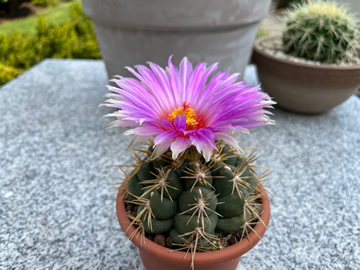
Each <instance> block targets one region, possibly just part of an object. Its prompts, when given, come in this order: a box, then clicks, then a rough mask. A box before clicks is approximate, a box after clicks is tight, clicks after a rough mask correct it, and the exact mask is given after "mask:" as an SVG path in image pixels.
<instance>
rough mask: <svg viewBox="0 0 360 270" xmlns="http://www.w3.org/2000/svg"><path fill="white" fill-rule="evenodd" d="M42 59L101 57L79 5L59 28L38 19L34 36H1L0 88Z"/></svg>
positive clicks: (73, 8)
mask: <svg viewBox="0 0 360 270" xmlns="http://www.w3.org/2000/svg"><path fill="white" fill-rule="evenodd" d="M45 58H85V59H86V58H91V59H99V58H101V55H100V51H99V48H98V45H97V42H96V37H95V32H94V29H93V26H92V23H91V21H90V20H89V19H88V18H87V17H86V16H85V15H84V13H83V12H82V8H81V5H80V4H78V3H76V4H73V5H72V6H71V20H70V21H65V22H63V23H61V24H60V25H54V24H52V23H47V22H46V21H45V20H44V18H43V17H41V16H40V17H39V21H38V24H37V26H36V31H35V33H34V34H30V33H25V34H20V33H11V34H8V35H5V34H0V63H2V64H3V66H4V67H2V72H1V73H0V85H2V84H4V83H6V82H7V81H9V80H11V79H12V78H14V77H15V76H17V75H19V74H20V73H21V72H22V71H24V70H26V69H28V68H30V67H31V66H33V65H35V64H36V63H38V62H40V61H41V60H43V59H45ZM5 67H6V68H5ZM10 68H13V69H12V70H10ZM5 70H6V71H7V73H6V74H5ZM15 71H16V72H15Z"/></svg>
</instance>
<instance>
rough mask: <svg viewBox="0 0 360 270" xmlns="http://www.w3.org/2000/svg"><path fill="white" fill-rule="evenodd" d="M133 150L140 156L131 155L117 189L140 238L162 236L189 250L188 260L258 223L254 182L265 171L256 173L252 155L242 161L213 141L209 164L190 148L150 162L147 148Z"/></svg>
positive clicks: (258, 196)
mask: <svg viewBox="0 0 360 270" xmlns="http://www.w3.org/2000/svg"><path fill="white" fill-rule="evenodd" d="M138 151H140V152H141V153H142V154H143V155H145V157H144V158H141V155H140V154H138V153H136V152H134V153H133V156H134V160H135V163H134V164H132V165H130V167H133V169H132V171H131V172H130V173H126V172H124V173H125V178H124V180H125V181H124V183H123V184H122V185H121V188H122V189H123V191H124V196H125V198H126V200H127V202H128V203H131V204H134V205H137V213H136V215H131V214H129V218H130V220H131V221H132V222H131V225H136V227H137V231H136V233H140V234H142V237H144V235H145V232H146V233H148V234H161V233H164V234H167V235H169V236H170V237H171V239H172V242H173V243H174V246H175V247H176V246H178V249H179V250H183V249H186V250H188V251H191V253H192V259H193V258H194V257H193V256H194V254H195V252H196V251H208V250H217V249H221V248H223V247H225V244H224V243H225V242H226V241H225V240H226V238H227V237H229V236H231V235H238V236H239V238H244V237H247V236H248V234H249V232H250V231H254V229H253V227H254V224H255V223H256V222H258V221H260V222H262V220H261V218H260V214H261V210H262V209H261V203H259V202H261V196H262V193H261V191H260V189H259V185H258V183H259V182H260V181H263V180H265V179H266V178H267V176H268V171H267V170H265V171H264V172H263V173H262V174H260V175H258V174H257V173H256V170H255V167H259V166H256V165H254V164H253V162H254V161H255V160H256V159H257V158H256V157H255V156H254V151H251V153H250V154H249V156H247V157H246V156H244V155H241V154H239V153H237V152H236V150H234V149H232V148H231V147H229V146H227V145H225V144H223V143H218V151H214V153H213V156H212V158H211V160H210V161H209V162H205V160H204V159H203V158H202V156H201V155H199V154H198V153H197V151H196V149H195V148H190V149H188V150H187V151H186V152H185V153H184V154H183V155H182V156H181V157H180V158H179V159H177V160H172V158H171V153H170V152H166V153H164V154H163V155H162V156H161V157H160V158H158V159H156V160H150V157H151V154H152V153H151V147H150V148H149V149H148V150H138ZM120 167H121V168H122V169H124V167H129V165H127V166H120ZM124 171H125V170H124ZM254 232H255V231H254ZM255 233H256V232H255ZM133 236H134V235H132V237H133ZM192 262H193V260H192Z"/></svg>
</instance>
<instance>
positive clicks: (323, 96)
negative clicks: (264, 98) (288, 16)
mask: <svg viewBox="0 0 360 270" xmlns="http://www.w3.org/2000/svg"><path fill="white" fill-rule="evenodd" d="M268 39H274V37H264V38H261V39H259V40H256V42H255V47H254V61H255V63H256V65H257V69H258V75H259V80H260V82H261V85H262V88H263V90H264V91H266V92H268V93H269V95H270V96H272V97H273V98H274V100H275V101H276V102H277V104H278V105H279V106H280V107H282V108H284V109H287V110H290V111H293V112H297V113H304V114H320V113H324V112H326V111H329V110H331V109H332V108H334V107H335V106H337V105H339V104H341V103H343V102H344V101H345V100H347V99H348V98H349V97H350V96H351V95H353V94H355V93H356V91H357V89H358V88H359V86H360V66H354V67H340V66H332V65H312V64H303V63H295V62H293V61H290V60H287V59H280V58H277V57H275V56H273V55H270V54H268V53H266V52H264V50H263V49H262V48H261V47H260V46H259V44H261V42H263V41H264V40H268Z"/></svg>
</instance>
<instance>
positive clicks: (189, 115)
mask: <svg viewBox="0 0 360 270" xmlns="http://www.w3.org/2000/svg"><path fill="white" fill-rule="evenodd" d="M179 115H184V116H185V117H186V124H187V125H190V126H195V125H197V124H198V122H197V121H196V119H195V116H196V113H195V111H194V109H192V108H178V109H176V110H174V111H173V112H172V113H170V114H169V117H170V121H173V120H174V119H175V118H176V117H177V116H179Z"/></svg>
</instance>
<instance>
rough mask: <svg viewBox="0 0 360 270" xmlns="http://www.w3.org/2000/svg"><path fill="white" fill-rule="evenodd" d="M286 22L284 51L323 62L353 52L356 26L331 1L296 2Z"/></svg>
mask: <svg viewBox="0 0 360 270" xmlns="http://www.w3.org/2000/svg"><path fill="white" fill-rule="evenodd" d="M285 23H286V27H285V30H284V32H283V35H282V41H283V49H284V51H285V52H286V53H287V54H290V55H293V56H295V57H300V58H305V59H307V60H312V61H319V62H323V63H339V62H342V61H345V62H346V61H348V60H349V59H351V57H353V55H354V54H356V51H355V47H356V46H357V44H358V42H359V31H358V28H359V25H358V23H357V21H356V19H355V17H354V16H353V15H351V14H349V13H347V11H346V9H345V8H344V7H342V6H338V5H337V4H336V3H334V2H325V1H316V2H312V1H310V2H309V3H308V4H306V3H303V4H299V5H296V6H295V7H294V9H293V10H290V11H288V14H287V19H286V20H285Z"/></svg>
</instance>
